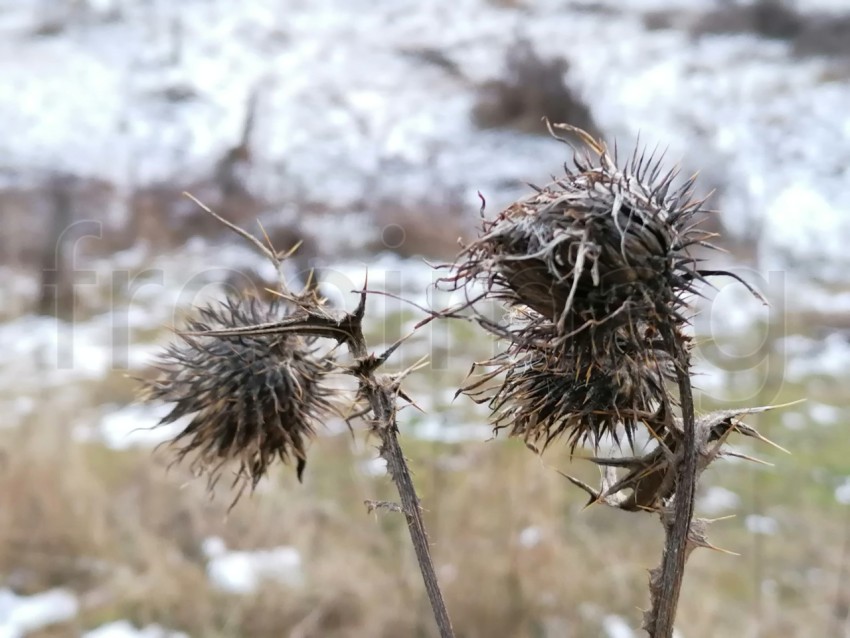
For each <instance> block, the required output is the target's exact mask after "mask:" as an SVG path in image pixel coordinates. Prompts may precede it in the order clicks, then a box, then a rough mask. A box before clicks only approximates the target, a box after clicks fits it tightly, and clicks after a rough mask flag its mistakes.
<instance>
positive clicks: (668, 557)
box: [646, 330, 697, 638]
mask: <svg viewBox="0 0 850 638" xmlns="http://www.w3.org/2000/svg"><path fill="white" fill-rule="evenodd" d="M664 340H665V341H666V342H667V346H668V348H669V349H670V351H671V352H672V353H673V360H674V362H675V365H676V377H677V382H678V385H679V403H680V405H681V410H682V430H683V437H682V447H683V448H684V450H683V454H682V459H681V463H680V464H679V465H678V468H677V470H676V479H675V480H676V491H675V494H676V496H675V498H674V499H673V507H674V513H673V520H672V523H671V524H670V525H667V524H665V525H664V533H665V537H666V538H665V542H664V555H663V558H662V561H661V582H660V585H659V588H658V592H655V591H653V589H654V588H653V587H652V585H651V584H650V590H651V591H650V594H651V598H652V608H651V611H650V615H649V617H648V619H647V622H646V630H647V632H648V633H649V635H650V636H652V637H653V638H670V637H671V636H672V635H673V623H674V621H675V619H676V608H677V607H678V604H679V593H680V592H681V589H682V579H683V578H684V577H685V560H686V558H687V544H688V534H689V532H690V529H691V519H692V518H693V515H694V491H695V488H696V479H697V444H696V426H695V423H694V396H693V391H692V389H691V378H690V374H689V368H690V365H689V360H688V359H689V355H688V352H687V349H686V348H685V346H684V344H683V343H682V337H680V336H679V335H676V334H675V333H674V332H673V330H668V331H667V334H665V335H664ZM662 520H663V516H662Z"/></svg>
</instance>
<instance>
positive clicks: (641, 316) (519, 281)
mask: <svg viewBox="0 0 850 638" xmlns="http://www.w3.org/2000/svg"><path fill="white" fill-rule="evenodd" d="M570 130H573V129H572V128H570ZM578 134H580V135H581V136H582V138H583V139H584V141H585V142H586V145H587V149H588V150H587V152H585V154H584V155H578V154H576V155H575V156H574V167H572V168H571V167H569V166H568V167H566V168H565V175H564V177H562V178H561V179H558V180H556V181H554V182H552V183H551V184H548V185H547V186H545V187H543V188H538V187H534V188H535V190H536V192H535V193H534V194H533V195H532V196H531V197H529V198H526V199H523V200H520V201H518V202H516V203H515V204H513V205H511V206H509V207H508V208H507V209H505V210H504V211H503V212H501V213H500V214H499V215H498V216H497V217H496V218H495V219H494V220H492V221H485V222H484V224H483V228H482V234H481V237H479V238H478V240H476V241H475V242H473V243H472V244H471V245H470V246H468V247H467V248H466V249H465V250H464V252H463V253H462V255H461V257H462V261H461V263H460V264H459V267H458V270H457V278H458V280H459V281H473V280H479V281H483V282H484V283H485V286H486V289H487V290H488V292H489V293H490V296H491V297H493V298H501V299H503V300H505V301H507V302H508V303H509V304H511V305H523V306H526V307H528V308H531V309H533V310H534V311H536V312H537V313H539V314H540V315H542V316H543V317H546V318H548V319H549V320H550V321H552V322H555V323H557V324H558V326H559V327H561V328H562V330H564V331H565V332H566V333H577V332H580V331H583V330H588V329H590V328H592V327H596V326H601V325H603V324H607V326H608V327H609V328H616V327H621V326H628V325H637V324H639V323H641V322H647V323H649V324H655V323H657V322H658V321H659V320H662V319H666V318H667V317H668V315H671V314H672V315H673V319H680V317H679V316H678V315H677V314H676V311H677V309H678V308H680V307H681V305H682V303H683V299H682V295H683V293H686V292H689V291H691V290H692V286H693V284H694V282H695V281H696V280H698V279H700V278H701V275H700V273H699V271H698V269H697V263H698V262H697V260H696V259H695V258H694V257H693V256H692V255H691V254H690V253H689V249H690V248H691V247H692V246H694V245H697V244H704V243H705V240H706V239H707V237H708V236H709V234H708V233H706V232H703V231H701V230H699V229H698V228H697V226H696V221H697V216H698V215H699V214H700V213H701V212H704V211H703V210H702V201H700V200H694V199H692V186H693V178H692V179H690V180H687V181H685V182H684V183H683V184H682V185H681V186H679V187H678V188H675V189H673V188H672V186H673V183H674V181H675V178H676V175H677V172H676V171H675V170H672V171H669V172H666V173H663V172H662V170H661V164H660V161H659V160H656V159H655V158H654V157H652V156H650V157H646V156H645V155H644V154H638V153H637V152H636V153H635V154H634V155H633V156H632V157H631V159H630V160H629V161H628V162H627V164H626V166H625V167H624V168H622V169H621V168H618V166H617V157H616V154H615V155H613V156H612V155H611V154H609V152H608V150H607V149H606V147H605V146H603V145H602V144H601V143H599V142H596V141H594V140H593V139H592V138H590V137H589V136H588V135H587V134H586V133H584V132H581V131H579V132H578Z"/></svg>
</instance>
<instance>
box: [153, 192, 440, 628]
mask: <svg viewBox="0 0 850 638" xmlns="http://www.w3.org/2000/svg"><path fill="white" fill-rule="evenodd" d="M195 201H196V202H197V200H195ZM197 203H198V204H200V202H197ZM201 207H202V208H203V210H205V211H206V212H207V213H208V214H209V215H211V216H212V217H213V218H215V219H216V220H218V221H219V222H220V223H222V224H224V225H225V226H227V227H228V228H230V229H231V230H232V231H234V232H236V233H237V234H238V235H240V236H241V237H243V238H244V239H246V240H248V241H249V242H250V243H251V244H252V245H253V246H254V247H255V248H257V249H258V250H259V251H260V252H261V253H262V254H263V255H264V256H266V257H267V258H268V259H269V260H270V261H271V262H272V263H273V265H274V266H275V268H276V270H277V272H278V273H279V275H280V277H279V280H280V281H279V285H278V289H277V290H276V291H275V293H276V300H273V301H271V302H268V301H261V300H257V299H255V298H244V299H243V298H232V299H230V300H229V301H227V302H225V303H224V305H223V306H220V307H218V308H204V309H201V310H200V311H199V314H200V317H199V318H198V319H194V320H192V321H191V322H190V323H189V325H188V326H187V328H186V329H185V330H183V331H181V332H180V333H179V343H177V344H175V345H172V346H171V347H170V348H169V349H168V350H167V351H166V352H165V354H164V355H163V356H162V357H161V358H160V361H159V364H158V367H159V369H160V375H159V377H158V378H156V379H154V380H153V381H150V382H148V383H147V386H146V389H145V396H146V398H147V399H148V400H153V401H165V402H170V403H173V404H174V407H173V409H172V410H171V412H170V413H169V414H168V415H167V416H166V417H165V418H164V419H163V420H162V423H170V422H173V421H175V420H176V419H178V418H180V417H182V416H184V415H191V420H190V422H189V425H187V426H186V428H185V429H184V430H183V431H182V432H181V433H180V434H178V435H177V436H176V437H175V439H174V440H173V441H172V444H174V445H175V446H176V447H177V448H178V452H177V460H182V459H184V458H185V457H188V456H191V457H192V464H193V467H194V468H195V469H196V470H198V471H200V472H202V473H206V474H207V475H208V476H209V477H210V481H209V486H210V488H212V487H213V486H214V485H215V483H216V481H217V479H218V477H219V476H221V475H222V473H223V472H225V471H226V470H227V469H229V468H231V467H233V466H235V473H234V474H235V478H234V483H239V484H241V488H244V487H245V485H250V486H251V487H252V488H253V487H255V486H256V485H257V482H258V481H259V480H260V479H261V478H262V477H263V476H265V475H266V474H267V472H268V470H269V468H270V466H271V464H272V463H273V462H274V461H275V460H276V459H279V460H281V461H283V462H288V461H291V460H295V462H296V470H297V473H298V476H299V478H300V477H301V473H302V472H303V470H304V467H305V464H306V458H307V450H306V443H307V440H308V439H309V438H310V437H311V436H312V435H313V433H314V431H315V429H316V427H317V426H318V425H319V424H321V422H322V421H323V420H324V419H325V418H327V417H328V416H329V415H330V414H331V412H332V411H333V410H334V406H335V405H342V404H343V402H344V401H345V399H346V398H347V399H348V404H349V405H348V406H347V407H348V412H349V414H351V413H354V416H361V417H365V418H366V419H367V422H368V424H369V427H370V432H371V433H372V434H374V435H376V436H377V437H378V438H379V439H380V441H381V445H380V448H379V452H380V455H381V456H382V457H383V458H384V459H385V460H386V462H387V470H388V472H389V474H390V476H391V477H392V480H393V481H394V483H395V484H396V487H397V488H398V493H399V497H400V501H401V503H400V504H395V503H386V502H375V501H367V502H366V506H367V508H368V509H369V510H370V511H371V510H372V509H374V508H381V509H384V510H388V511H399V512H402V513H403V514H404V516H405V518H406V519H407V525H408V530H409V532H410V537H411V540H412V542H413V546H414V550H415V552H416V557H417V560H418V562H419V567H420V570H421V572H422V576H423V580H424V582H425V588H426V590H427V593H428V597H429V600H430V601H431V606H432V610H433V612H434V617H435V620H436V623H437V627H438V628H439V631H440V635H441V636H442V637H443V638H450V637H451V636H453V635H454V633H453V630H452V626H451V622H450V620H449V616H448V612H447V610H446V605H445V602H444V600H443V596H442V593H441V591H440V588H439V584H438V582H437V576H436V571H435V569H434V564H433V561H432V559H431V552H430V547H429V544H428V537H427V534H426V532H425V526H424V523H423V520H422V512H421V506H420V502H419V497H418V495H417V494H416V490H415V488H414V485H413V480H412V478H411V474H410V469H409V468H408V466H407V461H406V460H405V458H404V454H403V452H402V449H401V445H400V443H399V440H398V425H397V423H396V412H397V410H398V408H397V404H398V401H399V399H404V400H408V401H409V399H408V398H407V396H406V395H405V393H404V391H403V390H402V388H401V382H402V380H403V378H404V377H405V376H406V374H407V373H408V372H409V370H408V371H406V372H404V373H401V374H396V375H383V374H380V373H379V370H380V368H381V366H382V365H383V364H384V363H385V362H386V361H387V359H388V358H389V357H390V355H391V354H392V353H393V352H394V351H395V350H396V348H397V347H398V346H399V345H400V344H401V342H402V341H403V340H401V341H399V342H397V343H396V344H394V345H393V346H391V347H390V348H389V349H387V350H386V351H385V352H384V353H383V354H381V355H375V354H371V353H370V352H369V350H368V348H367V345H366V341H365V338H364V336H363V328H362V323H363V318H364V315H365V310H366V291H365V290H364V291H363V292H361V294H360V302H359V304H358V306H357V308H356V309H355V310H354V312H351V313H349V312H344V311H342V310H336V309H332V308H328V307H326V306H325V303H324V300H323V299H322V298H321V297H320V296H319V295H318V293H317V289H316V286H315V285H314V283H313V282H312V281H311V280H309V279H308V282H307V285H306V287H305V289H304V291H303V292H301V293H297V294H296V293H293V292H291V291H290V290H289V289H288V287H287V285H286V282H285V277H284V275H283V263H284V260H285V259H286V258H287V257H289V256H290V255H291V254H292V253H293V251H294V249H293V251H289V252H288V253H286V254H281V253H278V252H277V251H276V250H275V249H274V248H273V247H272V246H271V242H270V241H269V240H268V236H266V237H265V239H266V242H267V244H268V245H266V244H264V243H263V242H262V241H260V240H259V239H257V238H256V237H254V236H253V235H251V234H249V233H247V232H246V231H244V230H243V229H241V228H239V227H237V226H234V225H233V224H231V223H230V222H228V221H227V220H225V219H223V218H221V217H220V216H219V215H217V214H216V213H215V212H213V211H212V210H210V209H209V208H207V207H205V206H203V205H202V204H201ZM319 340H331V341H334V342H336V344H337V346H345V347H347V348H348V350H349V352H350V354H351V358H352V360H353V362H352V363H349V364H346V365H342V364H340V363H339V362H338V361H337V360H336V359H335V357H334V356H333V355H334V353H335V352H336V351H337V348H336V347H333V348H330V349H325V350H321V349H320V344H319V343H318V341H319ZM334 372H336V373H344V374H349V375H351V376H353V377H354V378H355V379H357V382H358V389H357V392H356V394H355V395H354V396H353V397H345V396H344V394H345V391H344V390H336V391H334V390H331V389H330V387H329V386H328V385H327V383H326V379H327V377H328V375H329V374H331V373H334ZM239 494H241V489H240V491H239V492H238V494H237V499H238V495H239ZM234 504H235V501H234Z"/></svg>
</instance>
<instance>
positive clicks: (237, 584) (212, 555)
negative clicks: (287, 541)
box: [202, 537, 304, 594]
mask: <svg viewBox="0 0 850 638" xmlns="http://www.w3.org/2000/svg"><path fill="white" fill-rule="evenodd" d="M202 549H203V552H204V554H205V555H206V556H207V560H208V562H207V576H208V577H209V579H210V582H212V583H213V584H214V585H215V586H216V587H218V588H219V589H221V590H223V591H226V592H229V593H233V594H250V593H252V592H254V591H256V590H257V589H258V588H259V587H260V585H261V584H262V583H263V581H264V580H269V581H274V582H277V583H281V584H284V585H289V586H292V587H296V586H298V585H300V584H301V583H302V582H303V580H304V574H303V572H302V569H301V554H300V553H299V552H298V550H297V549H295V548H294V547H276V548H274V549H265V550H255V551H232V550H228V549H227V546H226V545H225V543H224V541H223V540H222V539H220V538H218V537H210V538H207V539H206V540H205V541H204V543H203V547H202Z"/></svg>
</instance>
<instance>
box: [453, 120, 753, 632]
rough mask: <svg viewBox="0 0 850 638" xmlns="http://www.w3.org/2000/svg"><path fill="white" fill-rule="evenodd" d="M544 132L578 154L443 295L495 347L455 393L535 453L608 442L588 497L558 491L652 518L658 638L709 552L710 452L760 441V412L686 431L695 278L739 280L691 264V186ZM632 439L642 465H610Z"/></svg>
mask: <svg viewBox="0 0 850 638" xmlns="http://www.w3.org/2000/svg"><path fill="white" fill-rule="evenodd" d="M555 129H558V130H561V131H566V132H568V133H570V134H571V135H572V136H573V137H576V138H578V139H579V140H581V141H582V143H583V147H584V148H583V149H582V150H581V151H575V152H574V156H573V165H572V166H566V167H565V174H564V176H563V177H561V178H560V179H556V180H554V181H553V182H552V183H551V184H548V185H546V186H544V187H542V188H541V187H537V186H532V188H533V189H534V191H535V192H534V193H533V194H532V195H531V196H530V197H528V198H526V199H523V200H521V201H518V202H516V203H515V204H513V205H511V206H509V207H508V208H506V209H505V210H504V211H502V212H501V213H499V214H498V215H497V216H496V217H495V218H494V219H492V220H487V219H484V220H483V221H482V226H481V231H480V235H479V238H478V239H477V240H476V241H474V242H473V243H471V244H470V245H469V246H466V247H465V248H464V249H463V251H462V252H461V254H460V256H459V259H458V261H457V262H456V263H455V264H454V266H453V272H452V275H451V276H449V277H447V278H445V279H444V280H443V282H444V283H445V284H447V285H448V286H449V287H450V288H451V289H464V290H466V291H467V292H468V302H467V305H468V306H471V307H472V308H473V309H476V310H475V313H474V314H475V318H476V320H477V321H478V323H479V324H480V325H481V326H482V327H484V328H485V329H486V330H488V331H489V332H491V333H493V334H494V335H496V336H497V337H499V338H501V339H503V340H504V341H506V342H507V347H506V348H505V350H504V351H503V352H501V353H499V354H497V355H496V356H494V357H492V358H491V359H489V360H486V361H483V362H479V363H477V364H476V367H477V368H478V369H479V370H480V371H481V374H480V376H479V377H478V378H476V379H474V380H473V381H472V382H471V383H469V385H467V386H466V387H465V388H462V389H461V392H465V393H466V394H468V395H470V396H471V398H472V399H473V400H475V401H478V402H487V403H488V404H489V407H490V408H491V410H492V420H493V425H494V428H495V430H496V431H499V430H501V429H503V428H507V429H509V433H510V434H511V435H512V436H519V437H521V438H523V439H524V440H525V441H526V442H527V443H529V444H530V447H532V449H538V447H537V446H538V445H539V448H540V449H539V450H538V451H541V452H542V450H543V449H545V448H546V446H547V445H549V444H550V443H551V442H552V441H553V440H554V439H555V438H557V437H559V436H561V435H564V436H565V437H566V440H567V443H568V445H569V446H570V449H571V451H574V450H575V448H576V446H577V445H580V444H588V445H589V446H590V447H591V448H592V449H594V450H595V451H598V449H599V447H600V444H601V442H602V441H603V439H604V438H606V437H608V438H610V439H612V440H613V441H614V443H615V444H616V446H615V447H616V449H618V450H620V453H621V455H620V456H615V457H613V458H602V457H599V456H592V457H590V460H591V461H593V462H594V463H596V464H597V465H598V466H599V467H600V470H601V473H602V482H601V486H600V487H599V488H598V489H596V488H593V487H591V486H589V485H587V484H585V483H583V482H581V481H579V480H578V479H575V478H573V477H569V476H568V477H567V478H569V480H570V481H571V482H573V483H574V484H575V485H577V486H579V487H580V488H582V489H583V490H585V491H586V492H588V494H589V495H590V497H591V501H590V502H591V503H602V504H605V505H609V506H612V507H617V508H620V509H623V510H627V511H651V512H657V513H659V515H660V516H661V519H662V523H663V526H664V530H665V535H666V542H665V548H664V555H663V558H662V563H661V565H660V566H659V567H658V568H656V569H655V570H653V571H652V572H651V579H650V599H651V603H652V606H651V608H650V610H649V611H648V612H647V613H646V616H645V619H644V627H645V629H646V630H647V631H648V632H649V634H650V635H651V636H653V637H660V638H668V637H669V636H671V635H672V631H673V620H674V617H675V611H676V606H677V603H678V597H679V590H680V588H681V582H682V577H683V573H684V565H685V559H686V557H687V555H688V554H689V552H690V551H691V550H692V549H693V548H694V547H697V546H705V547H710V546H711V545H710V543H708V541H707V540H706V538H705V526H706V525H705V521H702V520H692V518H693V500H694V489H695V485H696V481H697V479H698V477H699V475H700V474H701V473H702V471H703V470H704V469H705V468H706V467H707V466H708V465H709V464H710V463H711V462H713V461H714V460H716V459H717V458H719V457H721V456H724V455H732V454H733V453H732V452H731V451H729V450H727V449H725V448H724V447H723V446H724V443H725V442H726V439H727V437H728V436H729V435H730V434H732V433H738V434H742V435H744V436H750V437H754V438H758V439H761V440H765V439H763V437H761V436H760V435H759V434H758V433H757V432H756V431H755V430H753V429H752V428H749V427H748V426H745V425H744V424H742V423H740V420H739V418H740V417H741V416H743V415H744V414H749V413H752V412H756V411H761V410H765V409H769V408H756V409H749V410H747V409H742V410H739V411H734V412H722V413H717V414H709V415H705V416H701V417H699V418H695V415H694V405H693V397H692V391H691V384H690V373H689V370H690V349H691V339H690V338H689V336H688V335H687V332H686V327H687V324H688V319H689V303H690V300H691V298H692V297H693V296H694V294H698V286H699V285H700V284H702V283H704V282H706V281H707V278H708V277H711V276H717V275H725V276H730V277H734V278H736V279H738V278H737V277H736V276H735V275H734V274H732V273H729V272H725V271H715V270H709V269H706V268H704V267H703V264H702V260H700V259H699V258H697V257H696V255H695V254H694V250H695V249H696V248H698V247H701V248H707V249H711V248H713V246H712V245H711V244H710V243H709V241H708V240H709V239H711V236H712V235H711V234H710V233H707V232H705V231H702V230H700V227H699V224H700V221H701V220H702V219H703V218H704V217H705V216H706V215H708V214H710V213H711V211H708V210H706V209H705V208H704V202H703V201H701V200H698V199H695V198H694V197H693V185H694V178H693V177H692V178H691V179H688V180H685V181H683V182H682V183H681V184H679V185H676V183H677V179H678V175H677V171H676V170H675V169H674V170H671V171H664V170H662V159H663V155H662V156H661V157H656V156H655V154H651V155H648V156H647V155H646V154H645V153H644V152H643V151H641V150H640V149H637V150H636V151H635V152H634V153H633V154H632V155H631V156H630V157H629V158H628V159H627V161H626V162H625V163H624V165H623V166H622V167H621V166H620V163H619V158H618V154H617V150H616V148H615V150H614V151H613V153H612V152H610V151H609V150H608V148H607V147H606V146H605V145H604V144H603V143H602V142H599V141H596V140H594V139H593V138H592V137H591V136H590V135H588V134H587V133H586V132H584V131H582V130H579V129H577V128H575V127H572V126H569V125H555V126H554V127H550V132H551V133H552V134H553V136H555V137H556V138H557V139H559V140H561V141H562V142H565V143H569V142H568V141H567V140H565V139H563V138H561V137H559V136H558V135H557V134H556V133H555ZM482 217H483V206H482ZM739 281H740V279H739ZM741 283H743V284H744V285H745V286H746V284H745V283H744V282H741ZM747 288H748V289H749V290H751V292H753V294H755V295H757V296H758V293H756V292H755V291H753V290H752V289H751V288H749V286H747ZM482 290H483V292H482ZM472 291H477V292H476V294H472ZM481 300H497V301H500V302H502V303H504V304H506V305H507V306H508V307H509V308H510V311H511V312H510V314H509V315H508V320H507V321H505V322H501V323H497V322H494V321H492V320H491V319H489V318H488V317H487V316H485V315H484V314H483V313H481V312H480V311H478V310H477V308H476V304H477V302H479V301H481ZM674 385H676V386H678V393H676V392H673V390H672V387H671V386H674ZM677 410H678V412H679V414H680V416H677V415H676V412H677ZM639 432H642V433H644V434H645V435H646V438H648V439H649V440H650V441H651V442H652V443H651V444H650V449H649V451H648V452H646V453H645V454H643V455H641V456H635V455H633V456H625V455H623V452H622V447H621V446H620V443H621V439H622V437H623V436H625V439H626V440H627V441H628V443H629V448H630V449H631V451H632V454H634V453H635V447H636V446H635V440H636V436H637V434H638V433H639ZM746 458H749V457H746Z"/></svg>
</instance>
